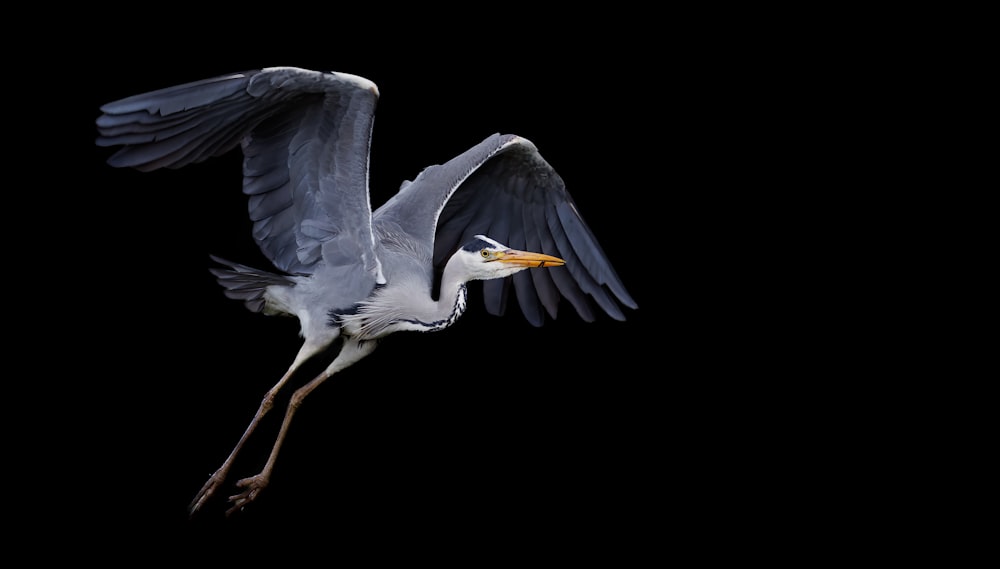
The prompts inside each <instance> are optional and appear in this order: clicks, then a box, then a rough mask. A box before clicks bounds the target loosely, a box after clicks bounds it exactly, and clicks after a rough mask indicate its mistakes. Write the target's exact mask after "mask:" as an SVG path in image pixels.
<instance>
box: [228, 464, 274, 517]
mask: <svg viewBox="0 0 1000 569" xmlns="http://www.w3.org/2000/svg"><path fill="white" fill-rule="evenodd" d="M268 482H269V479H268V477H267V476H265V475H264V474H263V473H262V474H256V475H254V476H251V477H249V478H244V479H243V480H240V481H239V482H237V483H236V486H237V487H238V488H245V490H244V491H243V492H240V493H239V494H235V495H233V496H230V497H229V501H230V502H231V503H232V504H233V505H232V507H231V508H229V509H228V510H226V516H227V517H228V516H231V515H233V514H234V513H236V512H237V511H242V510H243V508H245V507H246V506H247V504H249V503H251V502H253V501H254V500H256V499H257V496H258V495H259V494H260V491H261V490H263V489H264V488H266V487H267V484H268Z"/></svg>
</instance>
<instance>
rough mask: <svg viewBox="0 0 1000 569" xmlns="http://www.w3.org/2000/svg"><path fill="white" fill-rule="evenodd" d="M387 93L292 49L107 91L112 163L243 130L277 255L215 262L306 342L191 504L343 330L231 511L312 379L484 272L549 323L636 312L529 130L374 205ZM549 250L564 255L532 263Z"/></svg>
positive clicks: (430, 171) (248, 189) (166, 161)
mask: <svg viewBox="0 0 1000 569" xmlns="http://www.w3.org/2000/svg"><path fill="white" fill-rule="evenodd" d="M377 99H378V89H377V87H376V86H375V85H374V83H372V82H371V81H369V80H367V79H364V78H361V77H358V76H356V75H350V74H342V73H320V72H315V71H309V70H304V69H298V68H291V67H282V68H268V69H263V70H256V71H249V72H245V73H238V74H232V75H227V76H222V77H217V78H213V79H207V80H203V81H197V82H194V83H188V84H185V85H178V86H175V87H170V88H166V89H162V90H159V91H154V92H150V93H145V94H141V95H136V96H134V97H128V98H125V99H121V100H119V101H115V102H112V103H109V104H107V105H104V106H103V107H102V108H101V110H102V111H103V113H104V114H102V115H101V116H100V117H99V118H98V120H97V126H98V130H99V134H100V136H99V138H98V140H97V142H98V144H99V145H102V146H121V149H120V150H119V151H118V152H117V153H116V154H114V155H113V156H112V157H111V158H110V159H109V163H110V164H111V165H113V166H117V167H132V168H136V169H139V170H143V171H148V170H154V169H157V168H162V167H167V168H179V167H182V166H184V165H186V164H190V163H194V162H200V161H203V160H205V159H208V158H210V157H213V156H219V155H221V154H224V153H226V152H229V151H230V150H232V149H234V148H235V147H236V146H240V147H241V149H242V152H243V155H244V163H243V179H244V183H243V191H244V193H245V194H247V196H248V198H249V213H250V217H251V219H252V220H253V236H254V238H255V240H256V242H257V243H258V245H259V246H260V248H261V250H262V251H263V252H264V254H265V255H266V256H267V258H268V259H269V260H270V261H271V262H272V263H273V265H274V268H275V269H276V271H271V270H264V269H260V268H251V267H247V266H244V265H240V264H238V263H234V262H230V261H226V260H223V259H220V258H217V257H213V259H215V260H216V261H217V262H219V263H220V264H221V265H223V267H224V268H213V269H212V272H213V274H214V275H215V276H216V277H217V279H218V281H219V283H220V284H221V285H222V286H223V288H224V290H225V293H226V295H227V296H229V297H230V298H234V299H238V300H242V301H243V302H244V303H245V305H246V306H247V308H249V309H250V310H252V311H255V312H262V313H264V314H287V315H291V316H294V317H296V318H297V319H298V321H299V324H300V334H301V336H302V339H303V343H302V347H301V348H300V350H299V352H298V354H297V355H296V357H295V359H294V361H293V362H292V364H291V366H290V367H289V368H288V371H287V372H286V373H285V374H284V376H283V377H282V378H281V379H280V380H279V381H278V382H277V383H276V384H275V386H274V387H273V388H272V389H271V390H270V391H268V393H267V394H266V395H265V397H264V399H263V401H262V402H261V406H260V408H259V410H258V411H257V414H256V415H255V416H254V418H253V420H252V421H251V423H250V425H249V426H248V427H247V429H246V431H245V433H244V435H243V437H242V438H241V439H240V441H239V442H238V444H237V445H236V447H235V448H234V449H233V451H232V453H231V454H230V455H229V457H228V458H227V459H226V461H225V462H224V463H223V465H222V467H221V468H219V470H218V471H216V473H215V474H213V476H212V477H211V478H210V479H209V481H208V482H207V483H206V484H205V486H204V487H203V488H202V490H201V491H200V492H199V493H198V496H197V497H196V498H195V500H194V502H193V503H192V505H191V511H192V513H194V512H195V511H197V510H198V509H200V508H201V506H202V505H203V504H204V502H205V500H207V499H208V498H210V497H211V496H212V495H213V494H214V492H215V491H216V490H217V489H218V488H219V486H220V485H221V484H222V482H223V480H224V479H225V477H226V475H227V474H228V471H229V469H230V467H231V465H232V462H233V460H234V459H235V457H236V454H237V453H238V452H239V450H240V449H241V448H242V446H243V444H244V443H245V441H246V439H247V438H248V437H249V435H250V434H251V433H252V432H253V430H254V429H255V428H256V426H257V424H258V423H259V421H260V419H261V417H263V415H264V414H266V413H267V412H268V411H269V410H270V409H271V407H272V405H273V400H274V397H275V395H276V394H277V392H278V391H279V390H280V389H281V388H282V387H283V386H284V385H285V384H286V382H287V381H288V380H289V379H290V378H291V377H292V375H293V374H294V372H295V371H296V370H297V369H298V368H299V367H300V366H301V365H302V364H303V363H304V362H305V361H307V360H309V359H310V358H312V357H313V356H315V355H317V354H319V353H321V352H323V351H325V350H326V349H328V348H329V347H331V346H332V345H333V343H334V342H335V340H337V339H338V338H341V339H342V340H343V342H342V345H341V348H340V351H339V352H338V354H337V356H336V358H335V359H334V360H333V362H332V363H331V364H330V365H329V367H327V368H326V369H325V370H324V371H323V372H322V373H321V374H320V375H319V376H317V377H316V378H315V379H313V380H312V381H310V382H309V383H307V384H306V385H304V386H303V387H301V388H300V389H299V390H297V391H296V392H295V394H294V395H293V396H292V400H291V402H290V404H289V407H288V410H287V412H286V415H285V420H284V422H283V424H282V427H281V431H280V432H279V435H278V439H277V441H276V442H275V445H274V447H273V450H272V453H271V456H270V457H269V459H268V462H267V464H266V465H265V467H264V470H263V471H262V472H261V473H260V474H258V475H256V476H253V477H250V478H247V479H244V480H241V481H240V482H239V483H238V486H240V487H241V488H244V489H245V491H244V492H243V493H241V494H238V495H236V496H233V497H231V498H230V501H231V502H233V507H232V508H231V510H230V511H234V510H236V509H238V508H241V507H243V506H244V505H246V504H247V503H249V502H251V501H252V500H254V499H255V498H256V496H257V494H258V493H259V491H260V490H261V489H263V488H264V487H265V486H266V485H267V483H268V480H269V478H270V473H271V470H272V468H273V466H274V462H275V460H276V457H277V453H278V449H279V448H280V446H281V442H282V440H283V439H284V437H285V434H286V432H287V428H288V424H289V422H290V421H291V417H292V415H293V414H294V411H295V410H296V409H297V408H298V406H299V404H300V403H301V401H302V399H304V398H305V396H306V395H308V394H309V393H310V392H311V391H312V390H313V389H314V388H315V387H316V386H318V385H319V384H320V383H322V382H323V381H324V380H325V379H327V378H328V377H330V376H331V375H333V374H334V373H336V372H338V371H340V370H342V369H344V368H346V367H348V366H350V365H352V364H353V363H355V362H356V361H358V360H359V359H361V358H363V357H365V356H366V355H368V354H369V353H371V351H372V350H373V349H374V347H375V345H376V344H377V340H378V339H379V338H381V337H384V336H386V335H388V334H392V333H395V332H401V331H435V330H442V329H444V328H446V327H448V326H451V325H453V324H455V322H456V321H457V320H458V319H459V317H460V316H461V315H462V314H463V312H465V310H466V309H467V307H468V302H469V299H468V288H467V286H466V283H468V282H469V281H472V280H482V281H484V285H483V294H484V296H485V301H486V307H487V310H488V311H489V312H491V313H493V314H497V315H499V314H502V313H503V312H504V311H505V309H506V300H507V298H508V295H509V294H510V292H511V290H512V289H513V291H514V292H515V295H516V298H517V301H518V305H519V306H520V308H521V311H522V313H523V314H524V315H525V317H526V318H527V319H528V320H529V322H531V323H532V324H533V325H535V326H540V325H542V323H543V322H544V320H545V315H546V314H548V315H549V317H552V318H554V317H555V316H556V315H557V312H558V307H559V305H560V303H561V301H562V300H563V299H565V300H567V301H568V302H569V303H570V304H571V305H572V306H573V307H574V308H575V309H576V311H577V313H578V314H579V315H580V316H581V317H582V318H583V319H584V320H587V321H592V320H594V319H595V318H596V314H597V311H598V310H600V311H603V312H604V313H606V314H607V315H609V316H610V317H612V318H614V319H618V320H623V319H624V315H623V314H622V312H621V308H620V306H619V304H623V305H625V306H628V307H631V308H635V307H636V305H635V302H634V301H633V300H632V298H631V297H630V296H629V294H628V292H627V291H626V290H625V288H624V286H623V285H622V283H621V282H620V280H619V279H618V277H617V275H616V274H615V271H614V269H613V268H612V266H611V264H610V262H609V261H608V259H607V258H606V256H605V255H604V253H603V251H602V250H601V248H600V246H599V245H598V243H597V241H596V239H595V238H594V236H593V234H592V233H591V231H590V230H589V228H588V227H587V226H586V224H585V223H584V221H583V219H582V217H581V216H580V214H579V212H578V211H577V210H576V206H575V205H574V203H573V201H572V199H571V198H570V196H569V194H568V192H567V191H566V188H565V186H564V184H563V181H562V179H561V178H560V177H559V176H558V175H557V174H556V172H555V171H554V170H553V169H552V168H551V166H550V165H549V164H548V163H547V162H546V161H545V160H544V159H542V157H541V156H540V155H539V153H538V150H537V148H536V147H535V146H534V144H532V143H531V142H530V141H528V140H526V139H524V138H521V137H518V136H514V135H499V134H494V135H491V136H489V137H487V138H485V139H484V140H483V141H481V142H480V143H479V144H476V145H475V146H473V147H471V148H470V149H469V150H467V151H465V152H463V153H462V154H460V155H458V156H456V157H455V158H452V159H451V160H449V161H447V162H445V163H444V164H441V165H434V166H430V167H428V168H425V169H424V170H423V171H422V172H421V173H420V174H419V175H418V176H417V177H416V178H415V179H414V180H413V181H412V182H404V183H403V184H402V186H401V188H400V190H399V192H398V193H397V194H395V195H394V196H393V197H392V198H390V199H389V200H388V201H386V202H385V203H384V204H383V205H381V206H380V207H378V208H377V209H374V210H373V209H372V205H371V202H370V198H369V188H368V152H369V148H370V137H371V132H372V126H373V119H374V109H375V104H376V101H377ZM522 249H523V250H522ZM529 251H545V252H546V253H545V254H543V253H532V252H529ZM563 265H565V266H563ZM542 267H555V268H552V269H551V270H546V271H528V270H526V269H528V268H542Z"/></svg>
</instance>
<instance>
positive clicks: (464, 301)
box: [432, 267, 469, 330]
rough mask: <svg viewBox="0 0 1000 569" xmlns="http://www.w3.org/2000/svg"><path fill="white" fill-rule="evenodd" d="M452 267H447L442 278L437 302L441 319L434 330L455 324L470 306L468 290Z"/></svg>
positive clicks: (436, 322)
mask: <svg viewBox="0 0 1000 569" xmlns="http://www.w3.org/2000/svg"><path fill="white" fill-rule="evenodd" d="M450 268H451V267H445V270H444V274H443V275H442V276H441V288H440V292H439V294H438V300H437V313H438V314H439V315H440V316H441V318H439V319H437V320H436V321H435V322H434V327H433V328H432V329H433V330H443V329H444V328H447V327H448V326H451V325H452V324H454V323H455V322H456V321H457V320H458V319H459V317H460V316H462V314H463V313H464V312H465V309H466V307H467V306H468V297H469V293H468V288H467V287H466V283H465V281H464V280H462V279H460V278H457V277H456V276H455V274H454V271H451V270H449V269H450Z"/></svg>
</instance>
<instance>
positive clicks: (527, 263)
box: [497, 249, 566, 267]
mask: <svg viewBox="0 0 1000 569" xmlns="http://www.w3.org/2000/svg"><path fill="white" fill-rule="evenodd" d="M497 261H500V262H501V263H509V264H511V265H518V266H521V267H561V266H563V265H565V264H566V261H563V260H562V259H560V258H559V257H553V256H551V255H543V254H541V253H530V252H528V251H518V250H517V249H507V250H506V251H503V252H502V253H497Z"/></svg>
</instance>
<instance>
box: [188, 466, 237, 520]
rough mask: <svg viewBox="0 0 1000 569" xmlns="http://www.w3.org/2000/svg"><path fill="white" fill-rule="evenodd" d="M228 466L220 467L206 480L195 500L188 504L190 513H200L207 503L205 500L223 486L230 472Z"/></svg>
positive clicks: (191, 514) (190, 514)
mask: <svg viewBox="0 0 1000 569" xmlns="http://www.w3.org/2000/svg"><path fill="white" fill-rule="evenodd" d="M228 470H229V469H228V468H220V469H218V470H216V471H215V472H214V473H213V474H212V475H211V476H210V477H209V478H208V481H207V482H205V485H204V486H202V487H201V490H199V491H198V494H197V495H195V497H194V500H191V504H190V505H189V506H188V515H189V516H193V515H195V514H196V513H198V510H200V509H201V507H202V506H204V505H205V502H207V501H208V499H209V498H211V497H212V494H215V491H216V490H218V489H219V487H220V486H222V482H223V481H225V479H226V474H227V473H228Z"/></svg>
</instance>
